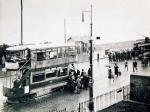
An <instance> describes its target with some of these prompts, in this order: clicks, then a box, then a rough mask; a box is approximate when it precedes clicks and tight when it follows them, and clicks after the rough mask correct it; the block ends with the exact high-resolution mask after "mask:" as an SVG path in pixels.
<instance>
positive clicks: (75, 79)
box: [68, 64, 89, 93]
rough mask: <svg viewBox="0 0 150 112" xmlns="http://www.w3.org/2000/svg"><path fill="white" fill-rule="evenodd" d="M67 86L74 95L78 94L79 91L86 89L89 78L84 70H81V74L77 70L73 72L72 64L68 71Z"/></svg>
mask: <svg viewBox="0 0 150 112" xmlns="http://www.w3.org/2000/svg"><path fill="white" fill-rule="evenodd" d="M68 85H69V88H70V89H71V90H72V91H73V92H74V93H80V90H81V89H86V90H87V89H88V86H89V76H88V74H87V73H86V72H85V71H84V69H82V71H81V73H80V70H79V69H77V70H75V67H74V65H73V64H72V68H71V69H70V71H69V81H68Z"/></svg>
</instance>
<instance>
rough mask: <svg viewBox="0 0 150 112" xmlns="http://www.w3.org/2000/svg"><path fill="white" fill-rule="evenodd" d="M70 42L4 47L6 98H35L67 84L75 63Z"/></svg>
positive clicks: (73, 50)
mask: <svg viewBox="0 0 150 112" xmlns="http://www.w3.org/2000/svg"><path fill="white" fill-rule="evenodd" d="M76 54H77V50H76V46H75V45H72V44H39V45H20V46H13V47H9V48H7V49H6V62H5V70H6V71H5V77H4V84H3V95H4V96H6V97H7V98H8V101H16V100H17V101H18V99H19V100H20V101H21V100H22V99H26V98H27V97H28V98H30V97H38V96H42V95H45V94H48V93H50V92H53V91H54V90H56V89H58V88H61V87H64V86H66V85H67V82H68V78H69V65H70V64H72V63H75V62H76V61H77V59H76Z"/></svg>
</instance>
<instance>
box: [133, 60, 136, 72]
mask: <svg viewBox="0 0 150 112" xmlns="http://www.w3.org/2000/svg"><path fill="white" fill-rule="evenodd" d="M135 69H136V70H137V62H136V60H134V61H133V72H135Z"/></svg>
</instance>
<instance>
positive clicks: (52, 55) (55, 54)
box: [49, 49, 57, 59]
mask: <svg viewBox="0 0 150 112" xmlns="http://www.w3.org/2000/svg"><path fill="white" fill-rule="evenodd" d="M49 55H50V59H55V58H57V50H56V49H53V51H51V52H49Z"/></svg>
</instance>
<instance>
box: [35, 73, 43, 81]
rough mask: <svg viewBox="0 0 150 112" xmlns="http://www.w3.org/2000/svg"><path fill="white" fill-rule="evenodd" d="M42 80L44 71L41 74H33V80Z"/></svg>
mask: <svg viewBox="0 0 150 112" xmlns="http://www.w3.org/2000/svg"><path fill="white" fill-rule="evenodd" d="M42 80H44V73H42V74H36V75H34V76H33V82H39V81H42Z"/></svg>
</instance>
